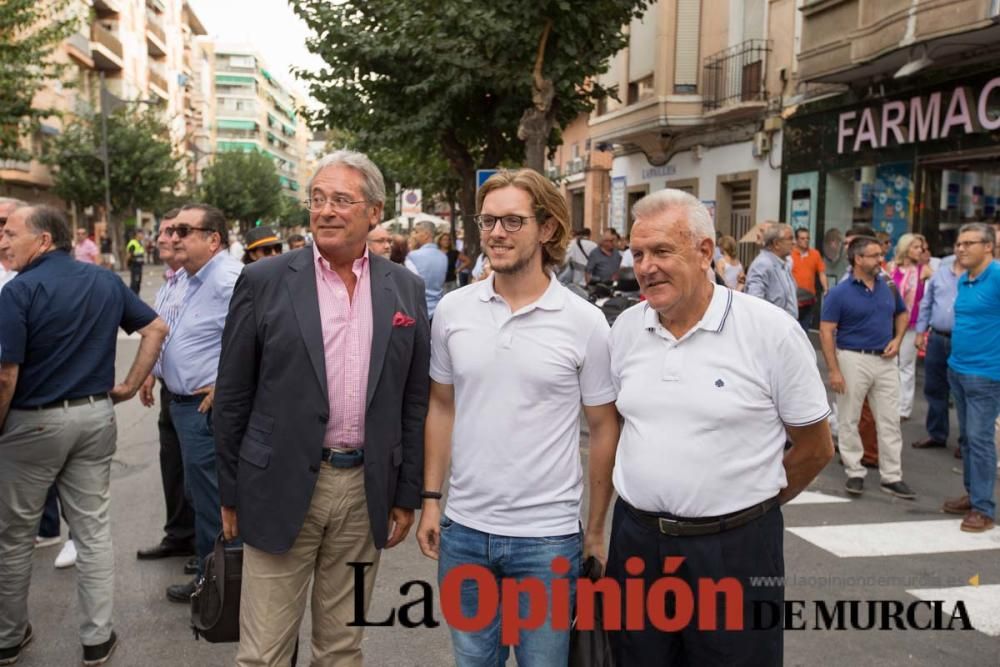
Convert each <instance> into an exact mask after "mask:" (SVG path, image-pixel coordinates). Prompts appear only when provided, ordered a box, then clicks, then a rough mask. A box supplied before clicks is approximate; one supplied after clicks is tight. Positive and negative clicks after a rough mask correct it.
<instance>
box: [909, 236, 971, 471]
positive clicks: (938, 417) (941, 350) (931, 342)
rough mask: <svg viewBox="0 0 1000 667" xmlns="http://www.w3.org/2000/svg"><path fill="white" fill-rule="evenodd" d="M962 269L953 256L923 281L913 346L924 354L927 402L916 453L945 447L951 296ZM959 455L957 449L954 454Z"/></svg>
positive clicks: (949, 389) (956, 286)
mask: <svg viewBox="0 0 1000 667" xmlns="http://www.w3.org/2000/svg"><path fill="white" fill-rule="evenodd" d="M961 273H962V265H961V264H959V263H958V262H956V261H955V256H954V255H949V256H948V257H945V258H944V259H942V260H941V266H940V267H938V270H937V271H935V272H934V275H933V276H931V279H930V280H928V281H927V287H926V289H925V291H924V298H923V299H922V300H921V301H920V314H919V315H918V316H917V337H916V339H914V344H915V345H916V346H917V349H918V350H924V352H925V357H924V398H926V399H927V435H928V436H929V437H927V438H926V439H924V440H920V441H918V442H914V443H913V446H914V447H916V448H917V449H927V448H929V447H945V446H947V443H948V431H949V424H948V421H949V420H948V396H949V395H950V394H951V388H950V387H949V386H948V355H950V354H951V330H952V328H953V327H954V325H955V296H956V295H957V294H958V276H959V275H961ZM960 451H962V450H961V449H958V450H956V452H960Z"/></svg>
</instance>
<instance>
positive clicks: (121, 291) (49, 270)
mask: <svg viewBox="0 0 1000 667" xmlns="http://www.w3.org/2000/svg"><path fill="white" fill-rule="evenodd" d="M71 247H72V241H71V235H70V229H69V223H68V222H67V221H66V218H65V216H64V215H63V214H62V212H60V211H58V210H57V209H54V208H51V207H48V206H35V207H32V206H24V207H21V208H18V209H16V210H15V211H14V212H13V213H12V214H11V215H10V217H9V218H8V220H7V224H6V226H5V227H4V239H3V242H2V244H0V252H5V253H6V254H7V256H8V257H9V258H10V259H11V263H12V267H13V269H14V270H16V271H19V273H18V275H17V277H16V278H14V279H13V280H12V281H11V282H10V283H8V284H7V285H6V286H5V287H4V289H3V292H2V293H0V312H2V313H3V317H2V318H0V664H10V663H12V662H15V661H16V660H17V659H18V657H19V656H20V653H21V650H22V648H23V647H24V646H25V645H26V644H27V643H28V642H29V641H30V640H31V637H32V629H31V624H30V623H28V587H29V584H30V580H31V555H32V552H33V550H34V538H35V532H36V531H37V530H38V521H39V518H40V517H41V515H42V507H43V506H44V504H45V496H46V493H47V492H48V489H49V487H50V486H51V485H52V484H53V482H54V483H55V484H56V487H57V488H58V491H59V496H60V497H61V498H62V500H63V510H64V512H65V515H66V520H67V522H68V523H69V526H70V530H71V531H72V533H73V539H74V541H75V542H76V543H77V544H78V546H79V549H78V556H77V561H76V567H77V570H78V572H79V574H78V576H77V589H78V595H79V601H80V612H81V624H80V639H81V642H82V644H83V659H84V664H99V663H100V662H104V661H105V660H106V659H107V658H108V656H110V655H111V652H112V651H113V650H114V648H115V645H116V643H117V638H116V636H115V633H114V631H113V630H112V627H111V614H112V606H113V604H112V601H113V590H114V555H113V553H112V549H111V521H110V512H109V510H110V487H111V457H112V455H113V454H114V452H115V446H116V440H117V427H116V425H115V412H114V407H113V406H112V403H117V402H119V401H124V400H127V399H129V398H131V397H132V396H134V395H135V393H136V392H137V391H138V390H139V386H140V384H141V383H142V381H143V379H144V378H145V377H146V376H147V375H148V374H149V371H150V369H152V367H153V362H154V361H156V355H157V353H158V352H159V349H160V344H161V343H162V342H163V339H164V337H165V336H166V333H167V327H166V325H165V324H164V323H163V321H162V320H160V319H159V318H158V317H157V316H156V313H155V312H153V310H152V309H151V308H150V307H149V306H147V305H146V304H144V303H143V302H142V301H140V300H139V297H137V296H136V295H135V294H133V293H132V292H130V291H129V290H128V288H127V287H126V286H125V284H124V283H123V282H122V281H121V279H120V278H119V277H118V276H116V275H115V274H114V273H112V272H110V271H108V270H106V269H103V268H100V267H97V266H95V265H93V264H86V263H84V262H77V261H76V260H74V259H73V258H72V256H71V255H70V254H69V252H70V250H71ZM119 327H121V328H122V329H124V330H125V331H127V332H129V333H131V332H133V331H138V332H139V333H140V335H141V336H142V339H141V342H140V343H139V351H138V353H137V354H136V358H135V361H134V362H133V363H132V367H131V368H130V370H129V372H128V376H127V377H126V378H125V380H124V382H122V383H120V384H117V385H116V384H115V350H116V345H117V331H118V328H119Z"/></svg>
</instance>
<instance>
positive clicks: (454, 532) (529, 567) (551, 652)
mask: <svg viewBox="0 0 1000 667" xmlns="http://www.w3.org/2000/svg"><path fill="white" fill-rule="evenodd" d="M582 548H583V545H582V540H581V537H580V533H579V532H577V533H572V534H569V535H558V536H555V537H504V536H501V535H491V534H490V533H484V532H482V531H479V530H475V529H473V528H467V527H466V526H463V525H461V524H458V523H455V522H453V521H452V520H451V519H449V518H448V517H442V518H441V552H440V553H441V555H440V560H439V561H438V583H439V584H440V582H441V581H443V579H444V577H445V575H446V574H447V573H448V572H449V571H451V570H452V569H454V568H456V567H458V566H459V565H481V566H482V567H484V568H486V569H488V570H489V571H490V572H491V573H492V574H493V576H494V579H495V580H496V582H497V588H498V589H500V587H501V579H503V578H509V579H516V580H521V579H524V578H526V577H534V578H536V579H539V580H541V581H542V582H543V583H544V584H545V590H546V604H547V611H546V615H547V618H546V620H545V623H544V624H543V625H542V626H541V627H539V628H537V629H535V630H521V631H520V632H519V633H518V644H517V645H516V646H515V647H514V655H515V656H516V657H517V664H518V665H519V666H520V667H539V666H546V665H552V666H553V667H556V666H558V667H564V666H565V665H566V664H567V662H568V661H569V630H555V629H553V628H552V627H551V624H552V604H551V598H552V582H553V581H554V580H556V579H558V578H559V577H557V576H556V575H554V574H553V573H552V569H551V565H552V559H554V558H556V557H557V556H563V557H565V558H566V559H568V560H569V563H570V569H569V575H568V578H569V591H570V600H569V610H570V615H572V613H573V609H574V608H575V603H576V578H577V577H578V576H579V572H580V555H581V550H582ZM502 605H503V594H502V591H501V595H500V606H501V607H502ZM528 607H529V596H528V595H525V594H522V595H521V596H520V600H519V604H518V615H519V616H520V617H521V618H527V617H528V611H529V610H528ZM478 608H479V592H478V586H477V585H476V583H475V582H473V581H470V580H466V581H465V582H463V584H462V614H463V616H465V617H466V618H472V617H473V616H475V615H476V612H477V610H478ZM499 612H500V608H499V607H498V609H497V614H496V615H495V616H494V617H493V619H492V620H491V621H490V623H489V624H488V625H487V626H486V627H485V628H483V629H482V630H479V631H477V632H462V631H458V630H455V629H454V628H452V630H451V641H452V646H453V648H454V651H455V664H456V665H457V666H458V667H497V666H499V665H504V664H505V663H506V662H507V657H508V656H509V655H510V647H509V646H504V645H502V643H501V636H500V630H501V628H500V613H499Z"/></svg>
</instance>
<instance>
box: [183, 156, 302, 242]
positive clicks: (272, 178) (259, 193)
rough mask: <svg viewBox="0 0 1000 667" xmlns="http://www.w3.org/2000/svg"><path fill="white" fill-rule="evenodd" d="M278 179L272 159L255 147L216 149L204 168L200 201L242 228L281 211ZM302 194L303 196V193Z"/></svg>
mask: <svg viewBox="0 0 1000 667" xmlns="http://www.w3.org/2000/svg"><path fill="white" fill-rule="evenodd" d="M282 198H286V199H287V197H284V195H282V194H281V180H280V179H279V178H278V172H277V170H276V169H275V166H274V161H273V160H272V159H271V158H269V157H267V156H266V155H263V154H261V153H257V152H255V151H251V152H246V153H243V152H231V153H219V154H218V155H216V156H215V160H214V161H213V162H212V164H211V165H210V166H209V167H208V168H207V169H205V171H204V174H203V181H202V185H201V199H202V201H204V202H206V203H208V204H211V205H212V206H215V207H217V208H219V209H220V210H222V212H223V213H225V214H226V217H227V218H229V219H230V220H239V221H240V226H241V228H242V229H247V228H249V227H252V226H253V224H254V223H255V222H256V221H257V220H260V219H264V218H272V217H277V216H279V215H280V214H281V213H282V212H283V210H284V209H283V208H282V206H283V204H284V202H283V201H282ZM303 198H304V197H303Z"/></svg>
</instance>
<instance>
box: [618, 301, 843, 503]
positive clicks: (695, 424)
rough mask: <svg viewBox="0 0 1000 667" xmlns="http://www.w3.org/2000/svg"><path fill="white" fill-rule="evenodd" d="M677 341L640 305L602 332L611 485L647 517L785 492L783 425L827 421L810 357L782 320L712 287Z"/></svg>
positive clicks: (758, 304)
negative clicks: (610, 397)
mask: <svg viewBox="0 0 1000 667" xmlns="http://www.w3.org/2000/svg"><path fill="white" fill-rule="evenodd" d="M713 288H714V292H713V294H712V301H711V303H710V304H709V306H708V310H707V311H706V312H705V315H704V317H703V318H702V319H701V321H700V322H699V323H698V324H697V325H695V326H694V327H693V328H692V329H691V330H690V331H688V332H687V333H686V334H685V335H684V336H683V337H682V338H681V339H680V340H678V339H676V338H674V336H673V335H672V334H671V333H670V332H669V331H667V330H666V329H665V328H664V327H663V325H661V324H660V321H659V316H658V315H657V313H656V311H655V310H653V309H652V308H651V307H649V305H648V304H647V303H640V304H637V305H635V306H633V307H631V308H629V309H628V310H626V311H625V312H624V313H622V314H621V315H620V316H619V317H618V319H617V320H616V321H615V325H614V327H613V328H612V330H611V374H612V377H613V379H614V382H615V388H616V389H617V390H618V400H617V407H618V411H619V412H620V413H621V415H622V417H624V420H625V423H624V426H623V428H622V434H621V439H620V440H619V443H618V454H617V456H616V458H615V470H614V485H615V489H616V490H617V491H618V494H619V495H620V496H621V497H622V498H623V499H624V500H625V501H626V502H628V503H629V504H630V505H632V506H633V507H637V508H639V509H641V510H645V511H649V512H670V513H672V514H675V515H677V516H682V517H692V518H694V517H709V516H718V515H721V514H728V513H730V512H736V511H739V510H742V509H746V508H747V507H751V506H753V505H755V504H757V503H760V502H762V501H764V500H767V499H768V498H771V497H773V496H775V495H777V493H778V492H779V491H780V490H781V489H782V488H784V487H785V486H786V479H785V469H784V467H783V465H782V459H783V456H784V445H785V425H786V424H787V425H789V426H805V425H808V424H813V423H815V422H818V421H820V420H822V419H825V418H826V417H827V416H828V415H829V414H830V409H829V406H828V405H827V400H826V389H825V388H824V386H823V381H822V380H821V379H820V375H819V371H818V370H817V367H816V352H815V350H813V347H812V345H811V344H810V343H809V339H808V338H806V335H805V333H804V332H803V331H802V328H801V327H799V325H798V323H797V322H796V321H795V320H793V319H792V318H790V317H788V315H787V313H785V312H784V311H782V310H781V309H780V308H777V307H776V306H774V305H773V304H770V303H767V302H766V301H763V300H761V299H756V298H754V297H751V296H748V295H746V294H741V293H739V292H733V291H732V290H730V289H727V288H725V287H721V286H719V285H714V286H713Z"/></svg>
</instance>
